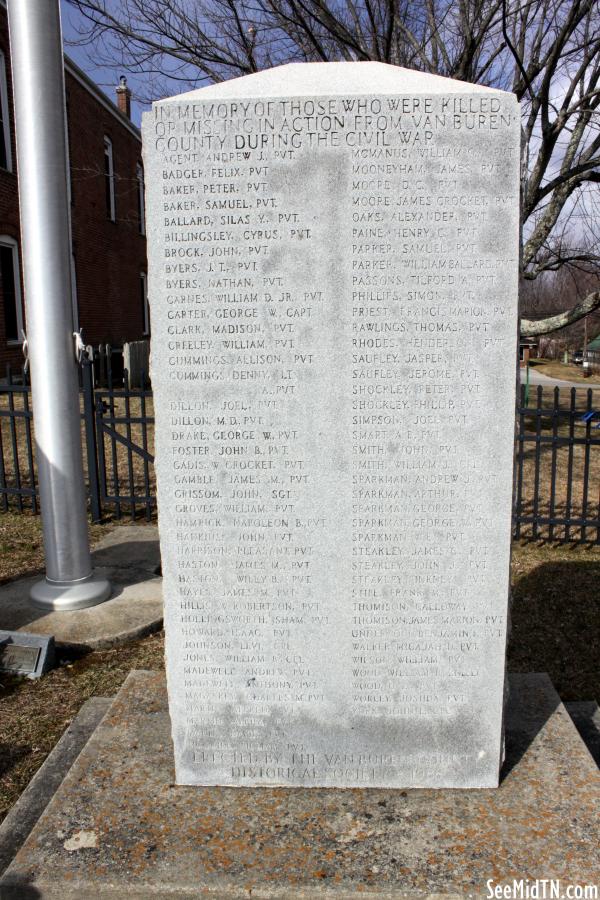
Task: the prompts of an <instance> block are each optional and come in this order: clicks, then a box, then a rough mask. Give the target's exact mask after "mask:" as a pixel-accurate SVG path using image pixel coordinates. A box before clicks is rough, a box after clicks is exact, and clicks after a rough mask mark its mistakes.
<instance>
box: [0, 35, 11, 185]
mask: <svg viewBox="0 0 600 900" xmlns="http://www.w3.org/2000/svg"><path fill="white" fill-rule="evenodd" d="M0 103H2V115H3V122H2V127H3V129H4V146H5V147H6V169H5V170H4V171H5V172H12V170H13V161H12V147H11V145H10V108H9V105H8V85H7V81H6V59H5V58H4V53H2V51H1V50H0Z"/></svg>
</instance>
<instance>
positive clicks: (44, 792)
mask: <svg viewBox="0 0 600 900" xmlns="http://www.w3.org/2000/svg"><path fill="white" fill-rule="evenodd" d="M110 704H111V701H110V700H109V699H108V698H106V697H92V698H91V699H90V700H87V701H86V702H85V703H84V704H83V706H82V707H81V709H80V711H79V713H78V714H77V717H76V718H75V719H74V721H73V722H71V724H70V725H69V727H68V728H67V730H66V731H65V733H64V734H63V736H62V737H61V739H60V740H59V741H58V743H57V745H56V747H55V748H54V750H53V751H52V753H50V754H49V755H48V757H47V758H46V759H45V760H44V762H43V763H42V765H41V766H40V768H39V769H38V771H37V772H36V773H35V775H34V776H33V778H32V779H31V781H30V782H29V784H28V785H27V787H26V789H25V790H24V791H23V793H22V794H21V796H20V797H19V799H18V801H17V802H16V803H15V805H14V806H13V807H12V808H11V809H10V810H9V811H8V814H7V815H6V817H5V818H4V819H3V821H2V824H0V875H2V873H3V872H4V870H5V869H6V868H7V867H8V865H9V863H10V862H12V860H13V858H14V856H15V854H16V853H17V850H19V849H20V848H21V847H22V846H23V844H24V842H25V840H26V838H27V837H29V834H30V832H31V829H32V828H33V826H34V825H35V823H36V822H37V820H38V819H39V817H40V816H41V814H42V813H43V812H44V810H45V809H46V806H47V805H48V803H49V802H50V800H51V799H52V797H53V796H54V794H55V793H56V790H57V788H58V786H59V785H60V783H61V781H62V780H63V778H64V777H65V775H66V774H67V772H68V771H69V769H70V768H71V766H72V765H73V763H74V761H75V759H76V758H77V756H78V755H79V753H80V751H81V749H82V748H83V746H84V745H85V744H86V743H87V741H88V739H89V738H90V735H91V734H92V733H93V731H94V729H95V728H96V726H97V725H98V723H99V721H100V719H101V718H102V716H103V715H104V714H105V713H106V711H107V710H108V708H109V706H110Z"/></svg>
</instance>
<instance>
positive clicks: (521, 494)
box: [0, 360, 600, 544]
mask: <svg viewBox="0 0 600 900" xmlns="http://www.w3.org/2000/svg"><path fill="white" fill-rule="evenodd" d="M119 381H120V382H121V376H120V373H119ZM121 383H122V385H123V386H122V387H121V386H120V384H119V386H114V385H113V384H112V382H111V379H110V377H109V378H108V386H107V387H94V377H93V371H92V362H90V361H89V360H84V362H83V364H82V369H81V419H82V443H83V447H84V458H85V467H86V478H87V482H88V490H89V500H90V513H91V516H92V519H93V521H100V520H101V519H102V518H103V517H107V516H112V517H114V518H117V519H120V518H123V517H125V516H129V517H131V519H132V520H135V519H136V518H139V517H140V516H141V517H143V518H145V519H146V520H148V521H149V520H151V519H152V518H153V516H154V515H155V511H156V489H155V477H154V455H153V454H154V407H153V398H152V391H151V389H150V386H149V385H148V384H147V383H146V381H145V379H144V378H143V376H142V379H141V386H140V387H136V388H131V387H130V386H129V381H128V375H127V371H126V370H125V372H124V374H123V378H122V382H121ZM594 397H596V398H597V401H595V400H594ZM34 430H35V423H34V422H33V416H32V412H31V407H30V397H29V386H28V385H27V383H26V381H25V383H23V379H22V378H16V377H15V376H14V375H11V374H10V373H9V376H8V377H7V379H6V382H5V383H3V384H0V512H2V511H8V510H11V509H12V510H18V511H24V510H26V509H29V510H31V511H33V512H34V513H37V512H38V507H39V502H38V497H37V488H36V472H35V463H34V452H33V440H34ZM599 490H600V391H598V392H595V391H592V390H591V389H579V388H577V389H576V388H572V389H571V390H565V389H559V388H555V389H553V390H548V389H547V388H542V387H541V386H540V387H538V388H537V389H532V388H530V390H529V395H528V396H527V397H526V391H525V387H524V386H523V387H522V389H521V393H520V397H519V402H518V404H517V433H516V465H515V515H514V533H515V536H516V537H518V538H531V539H534V540H550V541H560V542H568V541H585V542H591V543H595V544H600V494H599Z"/></svg>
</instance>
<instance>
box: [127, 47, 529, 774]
mask: <svg viewBox="0 0 600 900" xmlns="http://www.w3.org/2000/svg"><path fill="white" fill-rule="evenodd" d="M519 122H520V120H519V111H518V105H517V103H516V100H515V98H514V97H513V96H512V95H509V94H505V93H502V92H497V91H492V90H490V89H488V88H482V87H478V86H473V85H467V84H464V83H462V82H454V81H451V80H447V79H443V78H438V77H433V76H427V75H420V74H417V73H414V72H408V71H405V70H402V69H398V68H396V67H392V66H385V65H381V64H376V63H348V64H346V63H341V64H313V65H295V66H287V67H284V68H282V69H277V70H272V71H270V72H262V73H259V74H257V75H252V76H249V77H248V78H245V79H240V80H237V81H230V82H227V83H225V84H220V85H215V86H211V87H209V88H204V89H202V90H200V91H196V92H193V93H191V94H186V95H183V96H181V97H178V98H173V99H171V100H166V101H161V102H160V103H157V104H155V105H154V109H153V112H152V113H149V114H147V115H146V117H145V123H144V148H145V149H144V155H145V166H146V184H147V189H148V197H147V210H148V221H147V228H148V243H149V265H150V272H149V277H150V282H149V296H150V302H151V314H152V360H151V366H152V381H153V386H154V392H155V403H156V416H157V431H156V467H157V476H158V491H159V525H160V532H161V546H162V556H163V572H164V576H165V598H166V628H167V663H168V678H169V687H170V697H171V716H172V720H173V729H174V740H175V760H176V769H177V780H178V781H179V782H180V783H190V784H232V785H251V784H263V785H266V784H281V785H286V786H293V785H308V786H318V785H324V786H327V785H339V786H375V785H388V786H393V787H406V786H455V787H459V786H472V787H483V786H492V785H495V784H497V780H498V771H499V767H500V763H501V755H502V741H501V721H502V705H503V685H504V649H505V639H506V607H507V595H508V565H509V541H510V513H511V484H512V456H513V416H514V382H515V360H516V352H515V351H516V338H517V326H516V322H517V319H516V296H517V256H518V193H519V188H518V168H519V127H520V125H519Z"/></svg>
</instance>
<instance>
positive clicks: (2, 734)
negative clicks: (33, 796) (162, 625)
mask: <svg viewBox="0 0 600 900" xmlns="http://www.w3.org/2000/svg"><path fill="white" fill-rule="evenodd" d="M162 665H163V636H162V633H160V634H152V635H149V636H148V637H146V638H143V639H142V640H140V641H135V642H133V643H131V644H129V645H126V646H122V647H118V648H115V649H114V650H98V651H96V652H94V653H90V654H89V655H88V656H86V657H84V658H83V659H80V660H77V661H75V662H71V663H67V664H63V665H61V666H59V667H58V668H57V669H54V670H53V671H52V672H49V673H48V674H47V675H45V676H44V677H43V678H41V679H39V680H37V681H30V680H27V679H17V678H11V677H9V676H7V675H6V674H3V673H0V707H1V708H2V715H1V716H0V821H1V820H2V819H3V818H4V816H5V815H6V813H7V812H8V810H9V809H10V807H11V806H12V804H13V803H14V802H15V800H16V799H17V798H18V796H19V794H20V793H21V792H22V791H23V789H24V788H25V787H26V786H27V784H28V783H29V781H30V780H31V778H32V776H33V775H34V774H35V772H36V771H37V769H38V768H39V767H40V766H41V764H42V763H43V761H44V759H45V758H46V756H47V755H48V753H49V752H50V751H51V750H52V748H53V747H54V745H55V744H56V742H57V740H58V738H59V737H60V735H61V734H62V733H63V731H64V730H65V728H66V727H67V726H68V725H69V723H70V722H71V721H72V720H73V718H74V717H75V716H76V715H77V713H78V711H79V709H80V708H81V706H82V704H83V703H85V701H86V700H87V699H89V698H90V697H112V696H113V695H114V694H115V693H116V692H117V691H118V689H119V687H120V685H121V684H122V683H123V681H124V680H125V678H126V677H127V674H128V673H129V672H130V671H131V669H158V668H161V667H162Z"/></svg>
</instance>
